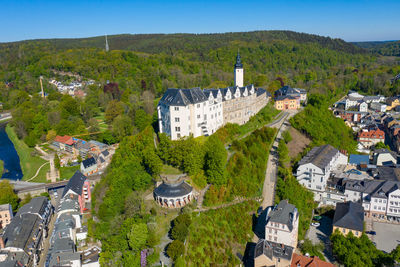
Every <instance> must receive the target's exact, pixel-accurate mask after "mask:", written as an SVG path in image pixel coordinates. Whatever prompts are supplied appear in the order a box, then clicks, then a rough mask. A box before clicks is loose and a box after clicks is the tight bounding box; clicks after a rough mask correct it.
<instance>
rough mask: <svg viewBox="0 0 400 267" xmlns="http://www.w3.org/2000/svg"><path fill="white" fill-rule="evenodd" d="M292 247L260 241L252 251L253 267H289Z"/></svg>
mask: <svg viewBox="0 0 400 267" xmlns="http://www.w3.org/2000/svg"><path fill="white" fill-rule="evenodd" d="M294 249H295V248H294V247H290V246H287V245H284V244H278V243H275V242H271V241H267V240H264V239H260V240H259V241H258V242H257V244H256V247H255V249H254V266H255V267H264V266H275V267H287V266H290V263H291V260H292V255H293V251H294Z"/></svg>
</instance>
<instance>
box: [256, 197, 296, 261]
mask: <svg viewBox="0 0 400 267" xmlns="http://www.w3.org/2000/svg"><path fill="white" fill-rule="evenodd" d="M264 216H265V239H264V238H261V239H260V240H259V241H258V243H257V244H256V247H255V250H254V266H257V267H259V266H260V267H261V266H277V267H286V266H290V263H291V260H292V255H293V252H294V250H295V248H296V247H297V241H298V236H297V234H298V233H297V232H298V227H299V213H298V211H297V209H296V207H295V206H294V205H292V204H289V203H288V201H287V200H282V201H281V202H279V204H278V205H276V206H274V207H268V208H267V209H266V210H265V211H264V212H263V214H262V215H260V217H259V218H260V219H259V220H264V219H262V218H264ZM259 223H260V224H262V223H263V221H259Z"/></svg>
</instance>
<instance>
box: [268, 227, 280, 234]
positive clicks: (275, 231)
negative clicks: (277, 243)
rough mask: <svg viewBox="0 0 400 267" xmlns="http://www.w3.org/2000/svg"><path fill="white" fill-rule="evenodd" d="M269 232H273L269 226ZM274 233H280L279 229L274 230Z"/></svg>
mask: <svg viewBox="0 0 400 267" xmlns="http://www.w3.org/2000/svg"><path fill="white" fill-rule="evenodd" d="M269 233H270V234H272V229H271V228H269ZM274 233H275V234H278V230H276V229H275V230H274Z"/></svg>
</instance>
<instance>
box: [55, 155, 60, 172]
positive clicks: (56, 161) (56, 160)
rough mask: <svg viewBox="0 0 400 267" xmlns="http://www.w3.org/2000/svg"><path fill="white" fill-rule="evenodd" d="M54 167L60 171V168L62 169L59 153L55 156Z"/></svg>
mask: <svg viewBox="0 0 400 267" xmlns="http://www.w3.org/2000/svg"><path fill="white" fill-rule="evenodd" d="M54 166H55V167H56V168H57V169H60V167H61V163H60V158H59V157H58V154H57V153H56V154H54Z"/></svg>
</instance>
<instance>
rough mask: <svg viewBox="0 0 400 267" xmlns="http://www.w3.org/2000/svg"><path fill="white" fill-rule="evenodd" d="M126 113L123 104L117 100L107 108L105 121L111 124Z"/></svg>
mask: <svg viewBox="0 0 400 267" xmlns="http://www.w3.org/2000/svg"><path fill="white" fill-rule="evenodd" d="M123 112H124V108H123V107H122V104H121V102H119V101H117V100H111V101H110V102H109V103H108V105H107V108H106V112H105V119H106V121H107V122H108V123H111V122H112V121H113V120H114V119H115V118H116V117H117V116H118V115H121V114H122V113H123Z"/></svg>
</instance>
